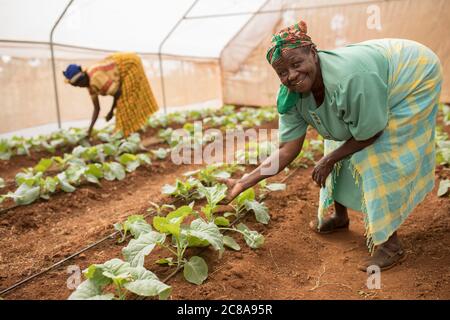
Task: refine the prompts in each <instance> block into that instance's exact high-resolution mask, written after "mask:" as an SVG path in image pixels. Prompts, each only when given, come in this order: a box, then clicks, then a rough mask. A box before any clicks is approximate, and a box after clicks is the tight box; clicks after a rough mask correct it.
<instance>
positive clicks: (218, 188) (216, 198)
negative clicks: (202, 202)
mask: <svg viewBox="0 0 450 320" xmlns="http://www.w3.org/2000/svg"><path fill="white" fill-rule="evenodd" d="M198 190H199V191H200V193H201V194H202V195H204V196H205V197H206V200H207V201H208V204H209V205H210V206H211V207H212V208H214V207H215V206H216V205H217V204H218V203H219V202H220V201H221V200H222V199H223V198H225V196H226V194H227V186H226V185H224V184H216V185H214V187H204V186H203V185H200V186H199V188H198Z"/></svg>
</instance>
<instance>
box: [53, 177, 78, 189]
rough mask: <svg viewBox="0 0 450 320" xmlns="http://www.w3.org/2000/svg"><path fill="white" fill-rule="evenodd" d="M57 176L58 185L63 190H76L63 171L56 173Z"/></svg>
mask: <svg viewBox="0 0 450 320" xmlns="http://www.w3.org/2000/svg"><path fill="white" fill-rule="evenodd" d="M57 178H58V181H59V185H60V186H61V189H62V190H63V191H64V192H74V191H75V190H76V188H75V187H74V186H72V185H71V184H70V183H69V182H68V181H67V177H66V173H65V172H61V173H60V174H58V175H57Z"/></svg>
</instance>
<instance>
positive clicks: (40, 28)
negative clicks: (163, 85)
mask: <svg viewBox="0 0 450 320" xmlns="http://www.w3.org/2000/svg"><path fill="white" fill-rule="evenodd" d="M264 2H265V1H264V0H246V1H238V0H200V1H198V2H197V3H196V4H195V6H194V7H193V8H192V10H191V12H190V13H189V14H188V15H187V17H186V18H187V20H184V21H183V22H182V23H181V24H180V25H179V27H178V28H177V29H176V30H175V32H174V33H173V35H172V36H171V37H170V38H169V39H168V41H167V43H166V44H165V46H164V48H163V51H162V52H163V53H166V54H173V55H183V56H195V57H214V58H217V57H219V55H220V53H221V50H222V48H223V47H224V45H225V44H226V43H227V42H229V41H230V39H231V38H232V37H233V36H234V34H236V32H237V31H238V30H239V29H240V28H242V26H243V25H244V24H245V23H246V22H247V20H248V19H249V18H250V17H251V16H252V14H251V13H252V12H255V11H257V10H258V8H260V7H261V5H262V4H263V3H264ZM68 3H69V1H68V0H0V8H1V10H0V40H14V41H33V42H44V43H48V42H49V39H50V32H51V29H52V27H53V25H54V23H55V22H56V20H57V18H58V17H59V15H60V14H61V13H62V11H63V10H64V8H65V6H66V5H67V4H68ZM193 3H194V1H193V0H169V1H148V0H127V1H123V0H74V1H73V3H72V4H71V6H70V7H69V9H68V11H67V13H66V14H65V16H64V17H63V19H62V20H61V22H60V23H59V25H58V27H57V28H56V29H55V33H54V42H55V43H57V44H63V45H71V46H79V47H86V48H92V49H102V50H113V51H134V52H140V53H158V51H159V50H158V49H159V45H160V43H161V42H162V41H163V40H164V38H165V37H166V35H167V34H168V33H169V32H170V30H171V29H172V28H173V26H174V25H175V24H176V23H177V21H178V20H180V19H181V18H183V15H184V14H185V12H186V11H187V10H188V9H189V7H190V6H191V5H192V4H193ZM238 12H248V14H244V15H237V16H223V17H215V18H205V19H196V17H199V16H205V15H215V14H219V13H220V14H230V13H231V14H232V13H238Z"/></svg>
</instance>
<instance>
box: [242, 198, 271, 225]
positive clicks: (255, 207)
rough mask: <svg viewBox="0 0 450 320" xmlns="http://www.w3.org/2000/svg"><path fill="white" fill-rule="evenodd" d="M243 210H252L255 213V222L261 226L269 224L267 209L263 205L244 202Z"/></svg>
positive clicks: (256, 202) (255, 202) (254, 202)
mask: <svg viewBox="0 0 450 320" xmlns="http://www.w3.org/2000/svg"><path fill="white" fill-rule="evenodd" d="M245 208H246V209H247V210H252V211H253V212H254V213H255V217H256V221H258V222H260V223H263V224H268V223H269V220H270V216H269V209H268V208H267V207H266V206H265V205H264V204H262V203H259V202H258V201H255V200H252V201H245Z"/></svg>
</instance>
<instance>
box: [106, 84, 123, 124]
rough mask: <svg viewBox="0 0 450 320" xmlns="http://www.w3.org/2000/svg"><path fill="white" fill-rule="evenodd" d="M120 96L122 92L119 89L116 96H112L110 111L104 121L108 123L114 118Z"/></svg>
mask: <svg viewBox="0 0 450 320" xmlns="http://www.w3.org/2000/svg"><path fill="white" fill-rule="evenodd" d="M121 94H122V91H120V87H119V89H118V90H117V92H116V94H115V95H114V102H113V104H112V107H111V110H109V112H108V114H107V115H106V121H109V120H111V119H112V117H113V116H114V109H115V108H116V105H117V100H118V99H119V98H120V95H121Z"/></svg>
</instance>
